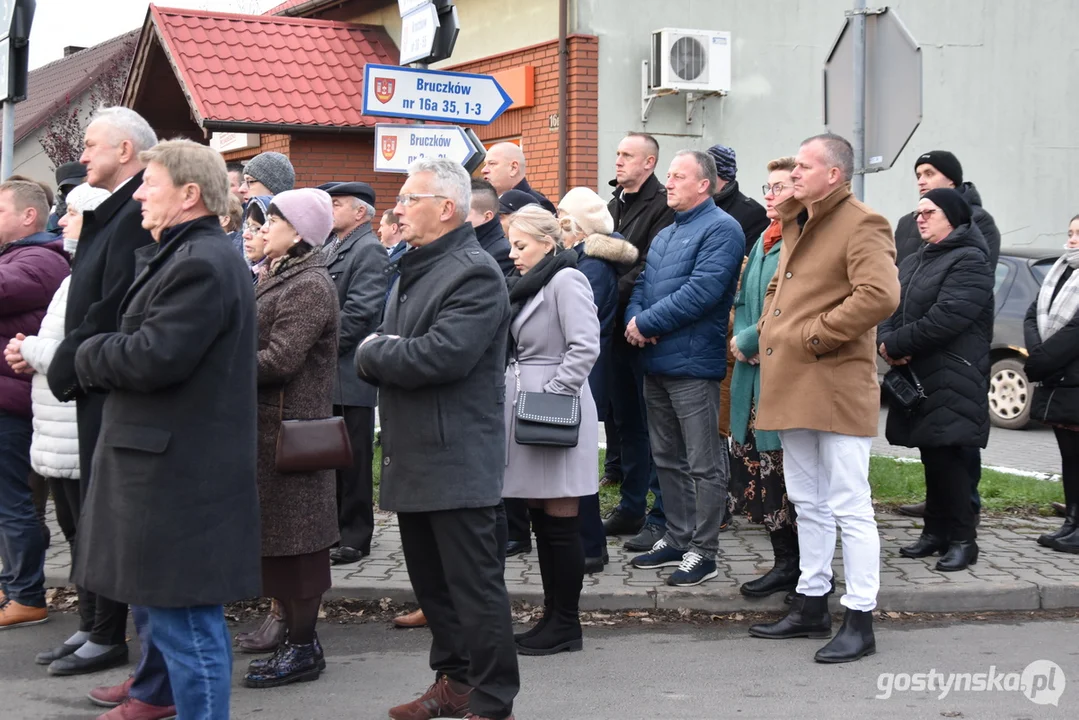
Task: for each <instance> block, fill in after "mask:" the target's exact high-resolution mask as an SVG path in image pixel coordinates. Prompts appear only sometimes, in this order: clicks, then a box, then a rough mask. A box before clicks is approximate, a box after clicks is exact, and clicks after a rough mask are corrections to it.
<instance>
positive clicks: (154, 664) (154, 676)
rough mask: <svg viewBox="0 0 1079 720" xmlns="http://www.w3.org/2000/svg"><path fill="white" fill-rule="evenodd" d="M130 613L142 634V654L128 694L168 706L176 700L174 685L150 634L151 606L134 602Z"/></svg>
mask: <svg viewBox="0 0 1079 720" xmlns="http://www.w3.org/2000/svg"><path fill="white" fill-rule="evenodd" d="M131 617H132V618H134V620H135V631H136V632H138V634H139V643H140V644H141V645H142V657H141V658H139V665H138V667H136V668H135V674H134V675H132V677H133V678H134V680H135V682H134V683H132V685H131V689H130V690H129V691H128V695H130V696H131V697H133V698H135V699H136V700H140V701H142V702H144V703H146V704H148V705H157V706H159V707H168V706H170V705H172V704H173V698H172V685H170V684H169V669H168V666H167V665H166V663H165V657H164V656H163V655H162V654H161V650H159V649H158V647H157V645H154V639H153V638H152V637H151V636H150V610H149V609H148V608H145V607H142V606H140V605H132V606H131Z"/></svg>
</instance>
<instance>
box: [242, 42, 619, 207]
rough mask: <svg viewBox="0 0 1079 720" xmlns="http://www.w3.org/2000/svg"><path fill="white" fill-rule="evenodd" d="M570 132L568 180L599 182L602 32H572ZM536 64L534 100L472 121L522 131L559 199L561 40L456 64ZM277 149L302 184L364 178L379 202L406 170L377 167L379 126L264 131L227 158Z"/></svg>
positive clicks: (494, 67)
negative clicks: (356, 130) (351, 130)
mask: <svg viewBox="0 0 1079 720" xmlns="http://www.w3.org/2000/svg"><path fill="white" fill-rule="evenodd" d="M568 48H569V60H568V68H569V87H568V90H569V92H568V101H567V106H568V116H569V117H568V119H567V121H568V123H569V125H568V128H567V134H568V140H569V147H568V152H567V153H566V158H567V160H566V162H567V175H566V187H567V188H572V187H577V186H579V185H583V186H585V187H590V188H595V187H596V186H597V184H598V180H597V175H596V159H597V155H598V152H599V149H598V145H599V123H598V120H597V118H596V115H597V112H598V105H599V86H598V79H597V75H598V69H599V39H598V38H596V37H593V36H590V35H572V36H570V38H569V39H568ZM521 65H532V66H533V67H534V68H535V96H534V99H535V105H534V106H532V107H528V108H520V109H517V110H509V111H507V112H505V113H503V114H502V116H501V117H499V118H498V119H497V120H495V121H494V122H493V123H491V124H490V125H486V126H479V125H475V126H473V129H474V130H475V131H476V134H477V135H478V136H479V137H480V139H481V140H484V141H489V140H497V139H500V138H511V137H520V138H521V145H522V147H523V149H524V152H525V156H526V158H527V160H528V167H527V174H528V181H529V182H530V183H531V184H532V186H533V187H535V188H536V189H538V190H539V191H540V192H542V193H543V194H545V195H547V197H549V198H551V199H552V200H553V201H555V202H557V199H558V157H559V156H558V127H557V125H555V126H553V127H552V124H551V118H552V116H557V115H558V41H557V40H555V41H551V42H547V43H542V44H540V45H534V46H532V47H528V48H522V49H520V50H516V51H513V52H509V53H504V54H502V55H495V56H492V57H489V58H483V59H480V60H475V61H473V62H469V63H464V64H462V65H458V66H455V67H453V68H452V69H453V70H456V71H458V72H473V73H481V74H485V73H492V72H497V71H499V70H506V69H509V68H514V67H518V66H521ZM266 150H274V151H276V152H281V153H284V154H286V155H288V156H289V158H290V159H291V160H292V164H293V167H294V168H295V169H296V186H297V187H313V186H315V185H320V184H322V183H324V182H329V181H330V180H362V181H364V182H367V183H370V184H371V186H372V187H374V188H375V192H376V194H377V196H378V203H377V205H376V208H377V209H378V210H379V211H380V212H381V211H383V210H386V209H388V208H390V207H392V205H393V198H394V197H395V196H396V195H397V193H398V191H399V190H400V188H401V184H402V183H403V182H404V176H403V175H398V174H394V173H375V172H374V132H371V133H369V134H368V133H362V134H346V135H343V134H340V133H296V134H294V135H291V136H290V135H276V134H268V133H266V134H263V135H262V145H261V147H259V148H257V149H252V150H239V151H236V152H231V153H226V154H225V159H226V160H246V159H249V158H252V157H254V156H255V155H257V154H258V153H259V152H263V151H266Z"/></svg>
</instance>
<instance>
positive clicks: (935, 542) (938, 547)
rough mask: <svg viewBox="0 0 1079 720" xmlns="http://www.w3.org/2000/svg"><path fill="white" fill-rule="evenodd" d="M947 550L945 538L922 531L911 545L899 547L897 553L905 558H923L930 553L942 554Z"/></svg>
mask: <svg viewBox="0 0 1079 720" xmlns="http://www.w3.org/2000/svg"><path fill="white" fill-rule="evenodd" d="M947 551H948V541H947V539H945V538H942V537H938V536H936V535H929V534H927V533H924V532H923V533H922V534H921V537H919V538H918V539H917V540H916V541H914V544H913V545H907V546H906V547H904V548H899V554H900V555H902V556H903V557H905V558H924V557H929V556H930V555H936V554H937V553H940V554H941V555H943V554H944V553H945V552H947Z"/></svg>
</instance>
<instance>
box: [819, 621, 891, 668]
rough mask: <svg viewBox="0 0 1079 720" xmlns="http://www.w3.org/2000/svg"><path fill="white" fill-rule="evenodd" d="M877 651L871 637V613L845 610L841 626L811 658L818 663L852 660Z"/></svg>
mask: <svg viewBox="0 0 1079 720" xmlns="http://www.w3.org/2000/svg"><path fill="white" fill-rule="evenodd" d="M876 651H877V639H876V638H875V637H873V613H872V612H862V611H860V610H849V609H848V610H847V612H846V613H844V615H843V626H842V627H841V628H839V632H837V633H836V634H835V637H834V638H832V641H831V642H830V643H828V644H827V645H825V646H824V647H822V648H821V649H820V650H818V651H817V654H816V655H814V656H813V659H814V660H816V661H817V662H819V663H845V662H854V661H855V660H858V659H859V658H863V657H865V656H866V655H872V654H873V653H875V652H876Z"/></svg>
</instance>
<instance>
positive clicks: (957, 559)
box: [937, 540, 978, 572]
mask: <svg viewBox="0 0 1079 720" xmlns="http://www.w3.org/2000/svg"><path fill="white" fill-rule="evenodd" d="M977 562H978V543H977V542H975V541H974V540H957V541H955V542H953V543H951V544H950V545H948V552H946V553H945V554H944V557H942V558H941V559H940V560H937V570H940V571H941V572H956V571H957V570H966V569H967V566H968V565H974V564H976V563H977Z"/></svg>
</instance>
